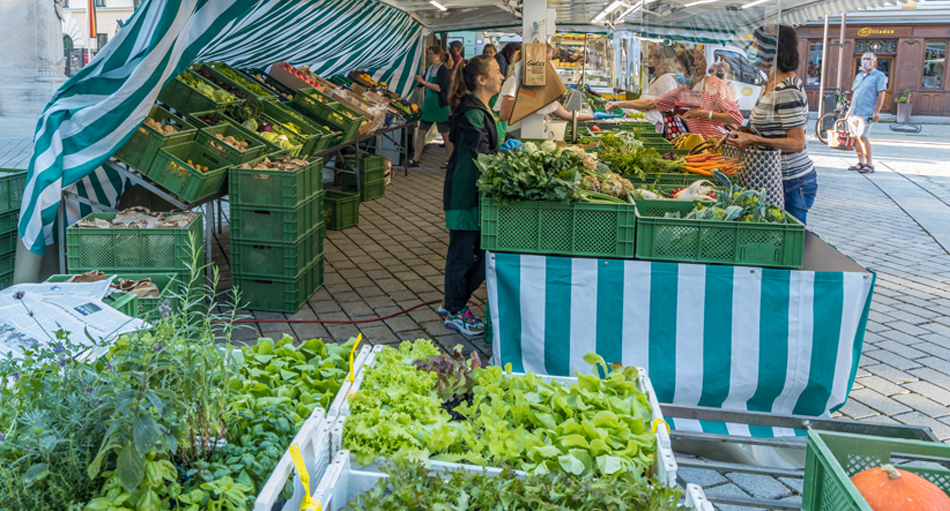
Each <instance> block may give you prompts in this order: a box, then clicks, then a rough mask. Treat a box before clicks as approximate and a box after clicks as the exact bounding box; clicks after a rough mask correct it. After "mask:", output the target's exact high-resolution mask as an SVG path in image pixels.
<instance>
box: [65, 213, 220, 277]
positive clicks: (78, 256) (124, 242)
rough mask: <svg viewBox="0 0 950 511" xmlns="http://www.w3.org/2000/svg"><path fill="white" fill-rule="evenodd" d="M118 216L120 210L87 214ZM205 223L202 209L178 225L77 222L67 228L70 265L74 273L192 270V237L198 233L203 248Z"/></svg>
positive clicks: (93, 217) (200, 247) (109, 217)
mask: <svg viewBox="0 0 950 511" xmlns="http://www.w3.org/2000/svg"><path fill="white" fill-rule="evenodd" d="M115 216H116V213H92V214H90V215H88V216H86V217H85V218H86V219H95V218H101V219H103V220H109V221H111V220H112V219H113V218H115ZM202 225H203V224H202V217H201V214H200V213H199V214H198V215H197V216H196V217H195V219H194V220H192V222H191V223H190V224H188V225H187V226H185V227H182V228H176V229H157V228H156V229H141V228H112V229H95V228H83V227H76V226H75V225H73V226H70V227H68V228H67V229H66V261H67V267H68V268H69V271H70V272H72V273H84V272H87V271H92V270H101V271H103V272H105V273H109V272H113V273H123V274H125V273H144V274H153V273H181V272H188V271H189V270H188V267H187V266H186V264H187V263H188V262H189V261H190V260H191V247H190V237H192V236H193V237H194V239H195V244H196V245H197V248H198V249H199V251H201V250H202V249H203V247H204V245H203V243H204V234H203V233H204V231H203V229H202ZM199 257H203V256H199ZM200 260H202V261H203V260H204V259H200Z"/></svg>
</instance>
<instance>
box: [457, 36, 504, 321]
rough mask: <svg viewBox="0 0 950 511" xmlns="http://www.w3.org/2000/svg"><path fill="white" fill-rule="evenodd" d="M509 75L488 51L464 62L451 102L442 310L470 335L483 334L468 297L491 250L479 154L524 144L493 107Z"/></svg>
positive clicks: (479, 281)
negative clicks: (484, 242)
mask: <svg viewBox="0 0 950 511" xmlns="http://www.w3.org/2000/svg"><path fill="white" fill-rule="evenodd" d="M504 79H505V77H504V76H503V75H502V74H501V71H500V69H499V67H498V62H497V61H495V59H493V58H491V57H488V56H486V55H479V56H477V57H474V58H472V59H471V60H467V61H465V60H463V61H461V62H460V63H459V64H458V68H457V69H456V70H455V78H454V80H453V83H452V92H451V94H450V95H449V102H450V103H451V105H452V110H453V112H454V113H453V114H452V118H451V119H450V120H449V140H451V141H452V142H453V143H454V144H455V151H454V152H453V153H452V156H451V157H450V158H449V167H448V171H447V172H446V173H445V189H444V191H443V196H442V201H443V206H444V208H445V226H446V227H447V228H448V229H449V250H448V253H447V254H446V255H445V298H444V299H443V301H442V305H441V306H440V307H439V314H441V315H442V317H443V318H444V319H445V326H446V328H450V329H452V330H456V331H458V332H461V333H463V334H466V335H481V334H482V331H483V330H484V323H483V322H482V320H481V319H480V318H478V317H477V316H475V314H474V313H473V312H472V310H471V309H469V307H468V305H467V304H468V300H469V298H471V297H472V293H474V292H475V290H477V289H478V288H479V287H481V285H482V283H483V282H485V251H484V250H482V249H481V239H480V238H481V232H480V230H479V225H478V188H476V186H475V182H476V181H478V174H479V170H478V167H477V166H476V165H475V160H476V159H477V158H478V155H479V154H495V153H497V152H498V151H500V150H507V149H512V148H515V147H518V146H519V145H521V142H519V141H518V140H508V141H507V142H506V141H505V134H506V132H507V131H508V125H507V123H506V122H504V121H500V120H498V118H497V117H495V115H494V114H492V112H491V110H490V109H489V107H488V104H489V102H490V101H491V98H492V96H494V95H495V94H498V91H500V90H501V83H502V82H503V81H504Z"/></svg>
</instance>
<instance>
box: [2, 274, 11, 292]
mask: <svg viewBox="0 0 950 511" xmlns="http://www.w3.org/2000/svg"><path fill="white" fill-rule="evenodd" d="M12 285H13V272H12V271H11V272H8V273H3V274H0V289H6V288H8V287H10V286H12Z"/></svg>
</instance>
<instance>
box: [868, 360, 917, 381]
mask: <svg viewBox="0 0 950 511" xmlns="http://www.w3.org/2000/svg"><path fill="white" fill-rule="evenodd" d="M921 363H923V362H921ZM864 368H865V369H866V370H867V371H868V372H870V373H871V374H874V375H877V376H880V377H881V378H884V379H885V380H888V381H890V382H893V383H897V384H901V383H907V382H909V381H916V380H917V378H914V377H913V376H911V375H909V374H907V373H905V372H904V371H901V370H899V369H896V368H894V367H891V366H889V365H887V364H877V365H870V366H865V367H864ZM911 370H913V369H911Z"/></svg>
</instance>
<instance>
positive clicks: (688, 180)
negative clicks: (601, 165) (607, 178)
mask: <svg viewBox="0 0 950 511" xmlns="http://www.w3.org/2000/svg"><path fill="white" fill-rule="evenodd" d="M627 179H630V183H631V184H633V186H634V188H646V187H649V186H651V185H653V184H657V185H670V186H675V187H676V188H682V187H684V186H689V185H691V184H693V183H695V182H696V181H702V180H703V179H705V180H707V181H709V182H711V183H713V184H714V185H716V184H717V183H718V181H717V180H716V178H714V177H710V176H702V175H699V174H680V173H679V172H676V173H666V174H664V173H652V172H651V173H647V175H646V179H642V180H641V179H636V178H632V177H628V178H627Z"/></svg>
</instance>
